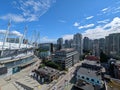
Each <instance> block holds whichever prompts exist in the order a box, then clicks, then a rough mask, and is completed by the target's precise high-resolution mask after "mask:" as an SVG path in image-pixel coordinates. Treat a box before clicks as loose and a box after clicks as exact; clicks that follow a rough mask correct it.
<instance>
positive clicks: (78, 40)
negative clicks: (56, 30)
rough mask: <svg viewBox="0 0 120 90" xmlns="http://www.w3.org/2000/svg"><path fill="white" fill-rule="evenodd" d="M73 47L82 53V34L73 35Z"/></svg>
mask: <svg viewBox="0 0 120 90" xmlns="http://www.w3.org/2000/svg"><path fill="white" fill-rule="evenodd" d="M73 47H74V48H75V49H76V50H77V51H78V52H79V53H80V55H82V49H83V48H82V47H83V45H82V34H80V33H77V34H75V35H74V37H73Z"/></svg>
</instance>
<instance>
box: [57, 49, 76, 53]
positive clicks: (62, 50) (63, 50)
mask: <svg viewBox="0 0 120 90" xmlns="http://www.w3.org/2000/svg"><path fill="white" fill-rule="evenodd" d="M74 50H75V49H74V48H64V49H61V50H60V51H57V52H71V51H74Z"/></svg>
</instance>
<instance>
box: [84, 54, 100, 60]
mask: <svg viewBox="0 0 120 90" xmlns="http://www.w3.org/2000/svg"><path fill="white" fill-rule="evenodd" d="M85 59H87V60H90V61H99V58H97V57H95V56H92V55H89V56H86V57H85Z"/></svg>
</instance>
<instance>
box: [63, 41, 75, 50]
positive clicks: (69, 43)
mask: <svg viewBox="0 0 120 90" xmlns="http://www.w3.org/2000/svg"><path fill="white" fill-rule="evenodd" d="M72 44H73V40H72V39H71V40H65V44H64V45H65V48H72Z"/></svg>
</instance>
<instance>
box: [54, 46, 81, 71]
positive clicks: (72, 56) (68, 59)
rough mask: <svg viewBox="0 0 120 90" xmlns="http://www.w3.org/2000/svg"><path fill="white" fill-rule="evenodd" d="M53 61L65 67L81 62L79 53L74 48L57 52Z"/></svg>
mask: <svg viewBox="0 0 120 90" xmlns="http://www.w3.org/2000/svg"><path fill="white" fill-rule="evenodd" d="M53 61H54V62H56V63H58V64H59V65H60V66H61V67H62V68H63V69H68V68H70V67H71V66H73V65H74V64H76V63H78V62H79V53H78V51H76V50H74V49H73V48H67V49H61V50H59V51H56V52H55V55H54V57H53Z"/></svg>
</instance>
